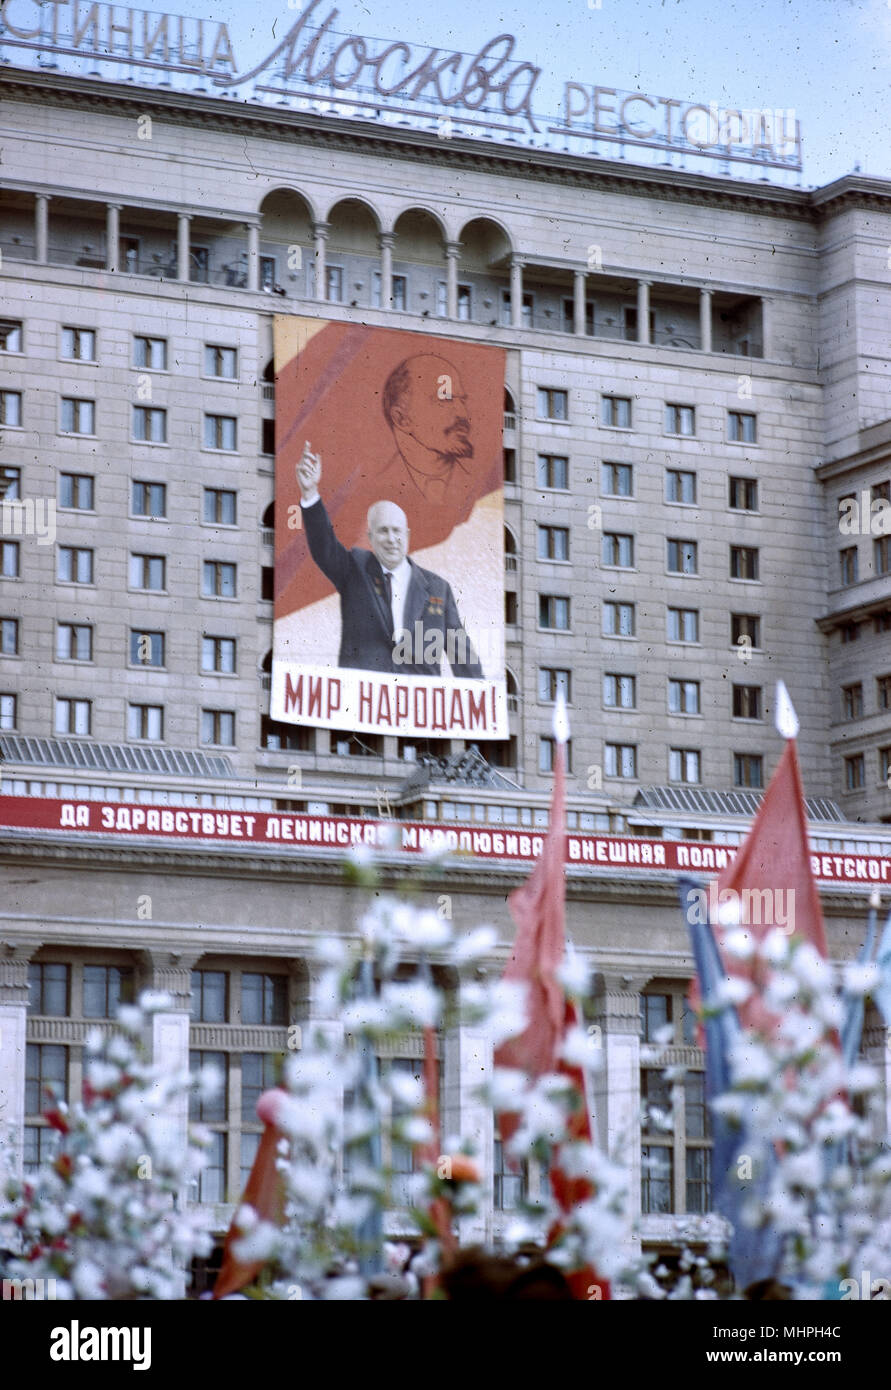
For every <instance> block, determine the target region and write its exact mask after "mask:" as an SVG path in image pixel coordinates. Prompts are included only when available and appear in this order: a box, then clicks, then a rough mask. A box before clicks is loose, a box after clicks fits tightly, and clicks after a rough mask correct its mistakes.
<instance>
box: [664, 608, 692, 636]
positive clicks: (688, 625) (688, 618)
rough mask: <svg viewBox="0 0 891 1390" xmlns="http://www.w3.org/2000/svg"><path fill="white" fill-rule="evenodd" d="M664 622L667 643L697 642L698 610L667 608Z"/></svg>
mask: <svg viewBox="0 0 891 1390" xmlns="http://www.w3.org/2000/svg"><path fill="white" fill-rule="evenodd" d="M666 622H667V640H668V641H669V642H698V641H699V609H698V608H669V610H668V613H667V615H666Z"/></svg>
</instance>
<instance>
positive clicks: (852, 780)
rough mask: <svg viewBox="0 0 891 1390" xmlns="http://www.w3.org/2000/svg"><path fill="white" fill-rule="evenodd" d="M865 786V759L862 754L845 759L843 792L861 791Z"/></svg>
mask: <svg viewBox="0 0 891 1390" xmlns="http://www.w3.org/2000/svg"><path fill="white" fill-rule="evenodd" d="M865 786H866V759H865V757H864V756H863V754H862V753H854V754H853V755H852V756H851V757H850V758H845V790H846V791H849V792H857V791H862V790H863V788H864V787H865Z"/></svg>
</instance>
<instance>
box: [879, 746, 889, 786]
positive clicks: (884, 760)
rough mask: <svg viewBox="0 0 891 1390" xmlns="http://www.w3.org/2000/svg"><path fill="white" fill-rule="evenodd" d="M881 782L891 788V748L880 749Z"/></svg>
mask: <svg viewBox="0 0 891 1390" xmlns="http://www.w3.org/2000/svg"><path fill="white" fill-rule="evenodd" d="M879 780H880V781H881V783H882V785H883V786H885V787H889V788H891V746H888V747H885V748H880V749H879Z"/></svg>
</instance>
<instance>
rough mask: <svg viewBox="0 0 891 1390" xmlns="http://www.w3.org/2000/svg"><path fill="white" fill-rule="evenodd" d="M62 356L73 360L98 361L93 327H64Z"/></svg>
mask: <svg viewBox="0 0 891 1390" xmlns="http://www.w3.org/2000/svg"><path fill="white" fill-rule="evenodd" d="M62 356H63V357H65V358H68V359H69V360H70V361H72V362H95V361H96V334H95V332H94V331H93V329H92V328H63V329H62Z"/></svg>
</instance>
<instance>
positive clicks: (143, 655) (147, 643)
mask: <svg viewBox="0 0 891 1390" xmlns="http://www.w3.org/2000/svg"><path fill="white" fill-rule="evenodd" d="M164 649H165V638H164V633H163V632H145V631H144V630H142V629H139V628H131V629H130V665H131V666H163V665H164V657H165V652H164Z"/></svg>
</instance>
